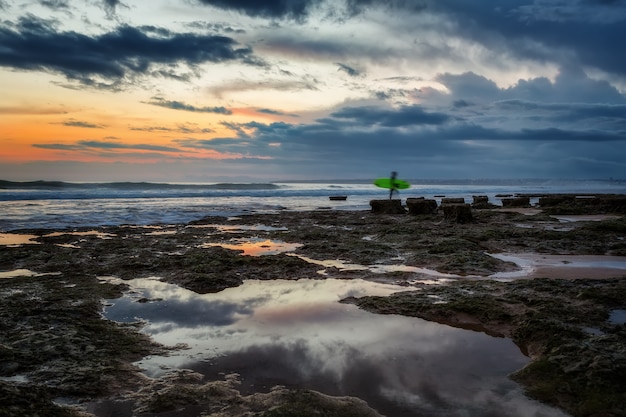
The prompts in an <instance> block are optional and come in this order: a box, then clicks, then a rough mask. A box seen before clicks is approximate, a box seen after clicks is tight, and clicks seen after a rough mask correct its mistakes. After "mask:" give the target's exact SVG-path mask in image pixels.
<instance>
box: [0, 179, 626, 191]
mask: <svg viewBox="0 0 626 417" xmlns="http://www.w3.org/2000/svg"><path fill="white" fill-rule="evenodd" d="M407 181H408V182H409V183H411V184H415V185H418V184H423V185H502V186H514V185H520V186H522V185H558V184H584V183H601V184H626V179H622V178H600V179H598V178H587V179H567V178H519V179H513V178H502V179H498V178H476V179H432V178H430V179H426V178H417V179H415V178H414V179H407ZM371 182H372V179H315V180H313V179H311V180H276V181H270V182H245V181H242V182H207V183H167V182H148V181H112V182H106V181H104V182H85V183H82V182H70V181H54V180H36V181H9V180H0V189H42V188H46V189H51V188H94V187H106V188H117V189H133V188H143V189H146V188H161V189H164V188H181V187H185V188H204V189H207V188H208V189H221V190H238V189H242V190H243V189H247V190H273V189H278V188H280V185H278V183H284V184H370V183H371Z"/></svg>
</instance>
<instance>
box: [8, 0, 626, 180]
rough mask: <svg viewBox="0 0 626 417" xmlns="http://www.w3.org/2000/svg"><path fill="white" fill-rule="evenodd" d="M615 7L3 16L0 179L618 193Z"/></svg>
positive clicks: (107, 5) (197, 4)
mask: <svg viewBox="0 0 626 417" xmlns="http://www.w3.org/2000/svg"><path fill="white" fill-rule="evenodd" d="M624 39H626V0H480V1H478V0H476V1H473V0H387V1H375V0H273V1H269V0H266V1H263V0H150V1H147V0H146V1H143V0H142V1H139V0H134V1H132V0H23V1H18V0H0V179H5V180H14V181H31V180H62V181H89V182H93V181H155V182H213V181H246V182H264V181H280V180H303V179H314V180H315V179H320V180H324V179H368V178H376V177H384V176H388V175H389V173H390V172H391V171H397V172H398V173H399V177H401V178H433V179H486V178H555V179H557V178H558V179H605V178H606V179H608V178H615V179H624V178H626V53H625V52H624Z"/></svg>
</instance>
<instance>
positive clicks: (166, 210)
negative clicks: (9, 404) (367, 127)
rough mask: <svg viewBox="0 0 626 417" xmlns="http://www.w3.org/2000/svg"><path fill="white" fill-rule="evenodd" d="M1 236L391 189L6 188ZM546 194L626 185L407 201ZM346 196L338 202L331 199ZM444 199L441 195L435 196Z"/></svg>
mask: <svg viewBox="0 0 626 417" xmlns="http://www.w3.org/2000/svg"><path fill="white" fill-rule="evenodd" d="M0 186H1V187H2V188H0V231H10V230H17V229H29V228H53V229H57V228H68V227H94V226H102V225H120V224H135V225H148V224H177V223H187V222H189V221H193V220H198V219H201V218H203V217H206V216H236V215H241V214H245V213H250V212H255V213H259V212H261V213H262V212H278V211H281V210H295V211H303V210H314V209H319V208H324V209H334V210H369V208H370V207H369V201H370V200H373V199H384V198H387V196H388V193H387V190H385V189H381V188H377V187H375V186H374V185H373V184H371V183H369V182H365V181H363V182H352V183H348V182H346V183H339V182H324V183H276V184H228V183H227V184H151V183H112V184H67V183H49V182H37V183H1V184H0ZM515 193H525V194H533V193H536V194H541V193H584V194H589V193H626V184H624V183H618V182H606V181H591V182H590V181H586V182H567V183H554V182H538V181H534V182H531V183H523V182H512V183H509V184H504V183H502V182H496V183H493V184H488V183H480V184H471V183H468V182H465V183H463V184H448V183H441V182H439V183H436V184H427V183H423V182H422V183H419V182H413V185H412V187H411V188H410V189H408V190H402V192H401V194H400V198H402V199H405V198H409V197H426V198H434V199H435V200H438V201H440V200H441V197H440V196H442V195H443V196H446V197H463V198H465V200H466V202H468V203H470V202H472V196H473V195H487V196H488V197H489V200H490V201H491V202H492V203H493V204H496V205H497V204H501V200H500V198H498V197H496V196H497V195H502V194H505V195H506V194H515ZM337 194H341V195H346V196H348V198H347V200H345V201H331V200H329V198H328V197H329V196H331V195H337ZM436 196H437V197H436Z"/></svg>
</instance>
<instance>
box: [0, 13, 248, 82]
mask: <svg viewBox="0 0 626 417" xmlns="http://www.w3.org/2000/svg"><path fill="white" fill-rule="evenodd" d="M154 32H155V30H153V28H152V29H151V28H146V29H145V30H144V31H142V30H141V29H139V28H135V27H130V26H121V27H119V28H117V29H116V30H115V31H113V32H108V33H104V34H101V35H97V36H89V35H84V34H81V33H77V32H59V31H57V30H55V28H54V26H53V25H51V24H50V23H49V22H46V21H43V20H40V19H37V18H36V17H33V16H27V17H23V18H21V19H20V20H19V22H18V23H17V24H16V25H15V26H13V27H12V28H11V27H8V26H6V25H5V26H3V27H0V45H2V48H0V66H4V67H9V68H17V69H26V70H34V71H50V72H55V73H61V74H63V75H65V76H66V77H67V78H68V79H70V80H77V81H80V82H82V83H83V84H85V85H91V86H99V85H106V84H104V83H102V82H101V81H99V80H98V79H96V78H101V79H104V80H107V81H112V82H120V81H122V80H123V79H124V78H125V77H132V76H134V75H145V74H149V73H150V70H151V69H152V68H153V67H154V66H155V65H160V64H162V65H175V64H180V63H182V64H187V65H189V66H194V65H197V64H202V63H219V62H226V61H241V62H246V63H252V62H253V61H254V58H253V57H252V51H251V50H250V49H248V48H237V46H236V45H237V43H236V42H235V41H234V40H233V39H231V38H228V37H224V36H207V35H198V34H192V33H171V32H169V31H167V30H161V34H159V35H156V34H155V33H154Z"/></svg>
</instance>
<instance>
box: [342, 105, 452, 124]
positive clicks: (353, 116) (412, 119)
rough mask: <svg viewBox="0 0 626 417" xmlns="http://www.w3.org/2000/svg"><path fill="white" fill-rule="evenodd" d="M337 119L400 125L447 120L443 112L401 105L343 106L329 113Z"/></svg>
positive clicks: (357, 122) (435, 122) (434, 122)
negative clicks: (393, 108)
mask: <svg viewBox="0 0 626 417" xmlns="http://www.w3.org/2000/svg"><path fill="white" fill-rule="evenodd" d="M331 116H332V117H335V118H338V119H350V121H351V122H352V123H356V124H360V125H363V126H367V125H380V126H385V127H400V126H414V125H440V124H443V123H446V122H448V121H449V119H450V116H448V115H447V114H444V113H436V112H427V111H424V109H422V108H421V107H420V106H403V107H401V108H400V109H397V110H390V109H380V108H376V107H345V108H343V109H341V110H339V111H337V112H334V113H332V114H331Z"/></svg>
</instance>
